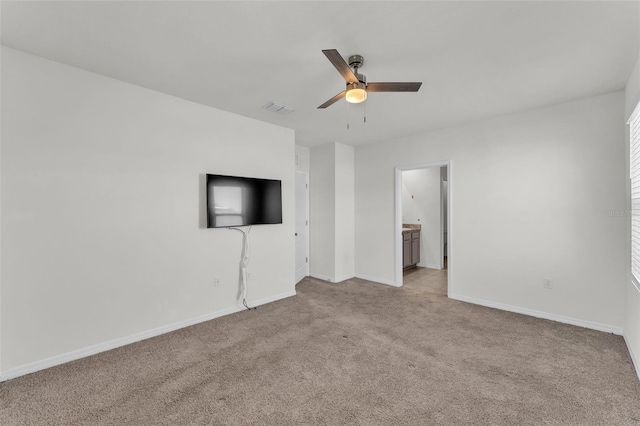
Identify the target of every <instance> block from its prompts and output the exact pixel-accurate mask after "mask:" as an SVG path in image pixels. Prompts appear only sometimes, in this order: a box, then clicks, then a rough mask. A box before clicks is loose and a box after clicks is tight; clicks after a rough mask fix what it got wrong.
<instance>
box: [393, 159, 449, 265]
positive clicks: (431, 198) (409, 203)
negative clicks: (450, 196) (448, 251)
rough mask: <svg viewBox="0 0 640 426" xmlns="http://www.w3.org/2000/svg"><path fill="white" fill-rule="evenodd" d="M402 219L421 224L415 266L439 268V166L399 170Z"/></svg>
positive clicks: (440, 255) (440, 212) (404, 221)
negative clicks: (418, 251) (417, 260)
mask: <svg viewBox="0 0 640 426" xmlns="http://www.w3.org/2000/svg"><path fill="white" fill-rule="evenodd" d="M402 186H403V191H402V192H403V201H402V223H409V224H418V225H421V226H422V229H421V233H420V262H419V263H418V266H423V267H427V268H437V269H441V268H442V256H443V255H442V243H441V234H442V230H441V229H440V228H441V220H442V217H441V216H442V209H441V206H440V203H441V194H440V191H441V184H440V167H429V168H425V169H417V170H406V171H403V172H402Z"/></svg>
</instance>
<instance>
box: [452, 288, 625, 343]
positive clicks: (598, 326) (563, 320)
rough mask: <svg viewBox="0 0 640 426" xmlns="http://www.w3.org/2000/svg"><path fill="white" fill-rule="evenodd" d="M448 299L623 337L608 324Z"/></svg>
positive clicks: (466, 299) (480, 301)
mask: <svg viewBox="0 0 640 426" xmlns="http://www.w3.org/2000/svg"><path fill="white" fill-rule="evenodd" d="M449 298H450V299H454V300H460V301H461V302H468V303H473V304H474V305H482V306H486V307H488V308H495V309H500V310H503V311H509V312H515V313H517V314H524V315H529V316H532V317H536V318H542V319H547V320H551V321H556V322H561V323H564V324H571V325H577V326H578V327H584V328H590V329H592V330H598V331H604V332H607V333H613V334H617V335H619V336H622V335H623V329H622V327H615V326H612V325H609V324H600V323H597V322H592V321H585V320H581V319H577V318H571V317H565V316H562V315H556V314H550V313H548V312H541V311H535V310H533V309H527V308H521V307H519V306H512V305H506V304H503V303H498V302H492V301H490V300H484V299H476V298H475V297H468V296H463V295H461V294H449Z"/></svg>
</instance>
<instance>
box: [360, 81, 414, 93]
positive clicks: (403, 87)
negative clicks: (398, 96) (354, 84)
mask: <svg viewBox="0 0 640 426" xmlns="http://www.w3.org/2000/svg"><path fill="white" fill-rule="evenodd" d="M420 86H422V82H417V83H367V92H417V91H418V90H419V89H420Z"/></svg>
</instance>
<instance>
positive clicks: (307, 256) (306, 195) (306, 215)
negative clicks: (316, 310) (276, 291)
mask: <svg viewBox="0 0 640 426" xmlns="http://www.w3.org/2000/svg"><path fill="white" fill-rule="evenodd" d="M298 173H300V174H301V175H304V183H305V191H304V198H305V200H304V203H305V210H306V211H305V223H306V225H305V230H306V232H307V239H306V243H305V248H304V249H305V257H306V259H307V261H306V263H305V266H304V268H305V269H304V276H305V277H308V276H309V173H307V172H306V171H302V170H296V171H295V175H294V176H296V180H297V175H298ZM295 183H296V182H295V181H294V187H295ZM295 196H296V194H295V191H294V197H295ZM294 201H295V200H294ZM295 204H296V203H295V202H294V205H295ZM297 216H298V212H297V211H295V212H294V232H295V219H296V218H297ZM294 251H295V244H294ZM295 271H296V269H295V253H294V270H293V272H294V279H295ZM298 282H299V281H298ZM298 282H296V284H298Z"/></svg>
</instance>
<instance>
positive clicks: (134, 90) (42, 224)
mask: <svg viewBox="0 0 640 426" xmlns="http://www.w3.org/2000/svg"><path fill="white" fill-rule="evenodd" d="M2 65H3V69H2V71H3V72H2V88H3V92H2V159H1V161H2V166H1V171H2V217H1V219H2V224H1V228H2V236H1V237H2V247H3V251H2V289H1V291H2V307H1V315H2V365H1V369H2V372H3V377H4V378H7V377H9V376H15V375H19V374H23V373H25V372H28V371H31V370H34V369H38V368H42V367H45V366H47V365H51V364H55V363H57V362H62V361H64V360H68V359H69V358H73V357H77V356H79V355H78V354H88V353H91V352H95V351H98V350H104V349H108V348H109V347H110V346H114V345H118V344H123V343H126V342H127V341H130V340H128V339H130V338H131V336H134V337H135V336H138V337H140V336H143V335H145V333H146V334H149V333H151V334H153V333H154V332H157V331H158V330H166V329H167V327H168V328H170V327H171V326H172V324H173V325H175V324H184V323H185V322H189V321H194V319H195V320H198V319H202V318H205V317H214V316H216V315H218V314H220V313H229V312H233V311H234V310H235V309H238V306H239V304H240V301H239V300H238V299H237V293H238V290H237V289H238V264H239V261H240V252H241V244H242V238H241V237H242V236H241V235H240V234H239V233H237V232H233V231H229V230H226V229H206V215H205V202H204V174H206V173H220V174H232V175H242V176H254V177H263V178H271V179H281V180H282V188H283V208H284V210H283V224H281V225H265V226H255V227H254V228H253V230H252V232H251V236H252V239H251V241H252V259H251V263H250V270H251V277H252V278H251V282H250V284H249V294H248V302H249V304H252V303H253V304H257V303H263V302H265V301H268V300H275V299H278V298H282V297H286V296H290V295H293V294H295V290H294V288H295V287H294V275H293V272H294V240H293V237H292V235H293V232H294V225H293V224H294V210H293V205H294V204H293V197H294V160H293V159H294V134H293V132H292V131H291V130H289V129H285V128H281V127H277V126H274V125H270V124H266V123H262V122H258V121H255V120H252V119H247V118H244V117H241V116H238V115H234V114H230V113H226V112H223V111H219V110H215V109H212V108H208V107H205V106H202V105H198V104H195V103H192V102H188V101H185V100H182V99H178V98H174V97H171V96H167V95H164V94H161V93H157V92H153V91H150V90H147V89H144V88H141V87H137V86H133V85H130V84H126V83H123V82H120V81H117V80H113V79H109V78H106V77H102V76H100V75H96V74H92V73H89V72H86V71H83V70H80V69H76V68H72V67H68V66H66V65H62V64H59V63H55V62H51V61H48V60H45V59H42V58H38V57H36V56H31V55H27V54H24V53H21V52H18V51H16V50H12V49H9V48H5V47H3V48H2ZM214 276H218V277H220V279H221V282H222V285H221V287H219V288H214V287H213V277H214Z"/></svg>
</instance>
